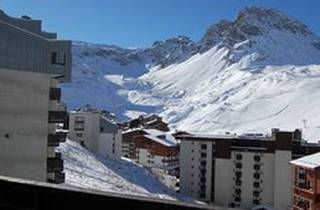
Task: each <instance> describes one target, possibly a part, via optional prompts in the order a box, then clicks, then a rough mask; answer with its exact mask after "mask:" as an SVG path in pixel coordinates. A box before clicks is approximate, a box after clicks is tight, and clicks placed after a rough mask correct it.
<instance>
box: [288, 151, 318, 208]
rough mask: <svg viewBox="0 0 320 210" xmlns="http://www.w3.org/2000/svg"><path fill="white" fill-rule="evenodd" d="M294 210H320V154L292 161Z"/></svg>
mask: <svg viewBox="0 0 320 210" xmlns="http://www.w3.org/2000/svg"><path fill="white" fill-rule="evenodd" d="M291 165H292V210H319V209H320V200H319V198H320V153H316V154H312V155H308V156H305V157H303V158H299V159H296V160H293V161H291Z"/></svg>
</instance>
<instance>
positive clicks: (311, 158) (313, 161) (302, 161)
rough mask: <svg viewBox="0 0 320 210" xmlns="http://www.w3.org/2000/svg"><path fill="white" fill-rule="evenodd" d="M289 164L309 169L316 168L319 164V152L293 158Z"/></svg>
mask: <svg viewBox="0 0 320 210" xmlns="http://www.w3.org/2000/svg"><path fill="white" fill-rule="evenodd" d="M291 164H294V165H297V166H301V167H305V168H311V169H314V168H317V167H319V166H320V152H318V153H315V154H313V155H308V156H305V157H302V158H299V159H296V160H293V161H291Z"/></svg>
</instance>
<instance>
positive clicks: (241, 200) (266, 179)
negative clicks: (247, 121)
mask: <svg viewBox="0 0 320 210" xmlns="http://www.w3.org/2000/svg"><path fill="white" fill-rule="evenodd" d="M177 138H178V139H180V140H181V145H180V158H179V160H180V191H181V192H182V193H184V194H187V195H190V196H192V197H194V198H197V199H200V200H203V201H205V202H208V203H216V204H218V205H221V206H228V207H241V208H247V209H250V208H252V207H254V206H257V205H260V204H267V205H271V206H274V207H275V209H283V210H284V209H289V208H290V202H291V168H290V165H289V162H290V161H291V160H292V159H293V158H297V157H301V156H303V155H305V154H308V153H312V152H314V151H317V150H318V151H319V150H320V146H319V145H317V146H316V145H308V144H306V143H303V142H302V140H301V132H300V131H299V130H296V131H294V132H283V131H279V130H277V129H274V130H272V135H271V136H262V135H251V134H248V135H242V136H234V135H221V136H220V135H211V136H210V135H192V134H189V135H180V136H177Z"/></svg>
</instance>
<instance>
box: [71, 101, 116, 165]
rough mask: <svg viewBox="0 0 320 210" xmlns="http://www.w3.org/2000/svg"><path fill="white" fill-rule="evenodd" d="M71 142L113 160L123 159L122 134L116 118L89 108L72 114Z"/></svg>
mask: <svg viewBox="0 0 320 210" xmlns="http://www.w3.org/2000/svg"><path fill="white" fill-rule="evenodd" d="M69 125H70V134H69V137H70V139H71V140H73V141H76V142H78V143H79V144H81V145H82V146H83V147H86V148H88V149H89V150H91V151H92V152H94V153H96V154H99V155H101V156H103V157H107V158H110V159H113V160H120V158H121V144H122V132H121V129H120V128H119V126H118V125H117V123H116V122H115V121H114V116H113V115H110V113H108V112H103V111H100V110H97V109H94V108H91V107H89V106H86V107H84V108H81V109H79V110H75V111H71V112H70V121H69Z"/></svg>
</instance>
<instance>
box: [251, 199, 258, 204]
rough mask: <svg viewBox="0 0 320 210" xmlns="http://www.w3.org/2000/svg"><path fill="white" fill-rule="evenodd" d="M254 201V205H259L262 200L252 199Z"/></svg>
mask: <svg viewBox="0 0 320 210" xmlns="http://www.w3.org/2000/svg"><path fill="white" fill-rule="evenodd" d="M252 203H253V204H254V205H259V204H260V201H259V200H258V199H254V200H253V201H252Z"/></svg>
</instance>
